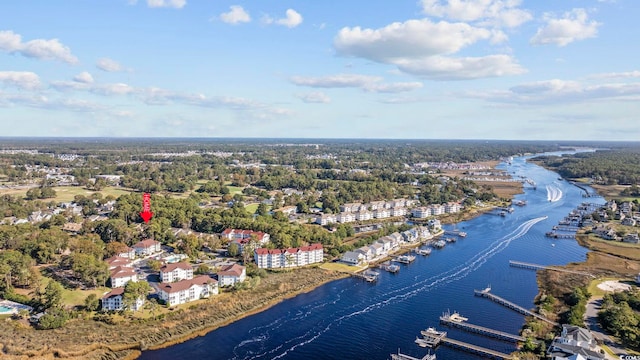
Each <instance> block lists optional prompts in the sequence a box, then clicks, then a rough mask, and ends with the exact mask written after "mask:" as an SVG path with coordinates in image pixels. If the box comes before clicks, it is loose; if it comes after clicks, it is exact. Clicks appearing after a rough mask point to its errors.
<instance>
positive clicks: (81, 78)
mask: <svg viewBox="0 0 640 360" xmlns="http://www.w3.org/2000/svg"><path fill="white" fill-rule="evenodd" d="M73 81H76V82H79V83H83V84H91V83H92V82H93V76H91V74H89V73H88V72H86V71H83V72H81V73H80V74H78V75H76V76H74V77H73Z"/></svg>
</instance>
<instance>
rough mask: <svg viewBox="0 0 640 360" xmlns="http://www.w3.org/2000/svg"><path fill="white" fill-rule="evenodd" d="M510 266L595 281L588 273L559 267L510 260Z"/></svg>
mask: <svg viewBox="0 0 640 360" xmlns="http://www.w3.org/2000/svg"><path fill="white" fill-rule="evenodd" d="M509 266H513V267H519V268H523V269H530V270H554V271H560V272H565V273H569V274H576V275H584V276H589V277H592V278H594V279H595V276H594V275H592V274H589V273H586V272H582V271H573V270H568V269H562V268H557V267H554V266H547V265H539V264H532V263H528V262H523V261H515V260H509Z"/></svg>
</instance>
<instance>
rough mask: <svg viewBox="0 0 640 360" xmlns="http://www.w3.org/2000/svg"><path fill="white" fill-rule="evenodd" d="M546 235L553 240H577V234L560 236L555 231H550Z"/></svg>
mask: <svg viewBox="0 0 640 360" xmlns="http://www.w3.org/2000/svg"><path fill="white" fill-rule="evenodd" d="M544 235H545V236H546V237H550V238H553V239H575V238H576V234H558V233H557V232H555V231H549V232H547V233H546V234H544Z"/></svg>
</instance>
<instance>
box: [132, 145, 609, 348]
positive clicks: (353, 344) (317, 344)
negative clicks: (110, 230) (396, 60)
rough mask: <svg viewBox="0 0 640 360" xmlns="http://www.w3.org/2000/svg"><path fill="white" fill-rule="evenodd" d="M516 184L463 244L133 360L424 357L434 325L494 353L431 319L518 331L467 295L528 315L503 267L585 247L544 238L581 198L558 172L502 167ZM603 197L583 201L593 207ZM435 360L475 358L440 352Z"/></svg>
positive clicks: (524, 283) (523, 276) (530, 286)
mask: <svg viewBox="0 0 640 360" xmlns="http://www.w3.org/2000/svg"><path fill="white" fill-rule="evenodd" d="M500 166H501V167H502V168H503V169H506V170H508V171H509V172H510V173H513V176H514V177H519V176H525V177H527V178H529V179H532V180H533V181H535V183H536V184H537V190H534V189H532V188H526V189H525V192H524V194H521V195H517V196H516V198H515V199H516V200H526V201H527V205H525V206H521V207H515V211H514V212H513V213H511V214H508V215H507V216H505V217H502V216H497V215H490V214H485V215H482V216H479V217H477V218H474V219H472V220H469V221H466V222H462V223H459V224H457V228H458V229H459V230H462V231H465V232H466V233H467V237H466V238H463V239H460V240H458V241H457V242H455V243H450V244H447V246H446V247H444V248H443V249H441V250H434V251H433V252H432V253H431V255H429V256H426V257H425V256H420V255H418V256H417V258H416V261H414V262H413V263H412V264H409V265H402V266H401V269H400V272H399V273H397V274H390V273H386V272H382V273H381V274H380V277H379V279H378V281H377V283H375V284H369V283H365V282H362V281H361V280H357V279H354V278H348V279H342V280H338V281H334V282H331V283H328V284H326V285H324V286H321V287H319V288H317V289H315V290H314V291H312V292H310V293H306V294H301V295H298V296H296V297H295V298H292V299H288V300H285V301H283V302H282V303H280V304H278V305H276V306H274V307H272V308H270V309H268V310H265V311H263V312H261V313H258V314H256V315H253V316H250V317H247V318H244V319H242V320H239V321H237V322H235V323H232V324H230V325H228V326H225V327H222V328H220V329H218V330H215V331H213V332H211V333H209V334H207V335H205V336H202V337H198V338H195V339H192V340H189V341H187V342H185V343H182V344H178V345H174V346H171V347H168V348H166V349H161V350H155V351H145V352H143V353H142V356H141V357H140V359H238V360H240V359H243V360H249V359H389V358H390V356H389V355H390V354H391V353H395V352H397V351H398V349H400V350H401V351H402V352H403V353H405V354H409V355H412V356H415V357H422V356H424V355H425V354H426V350H425V349H423V348H420V347H418V346H417V345H416V344H415V343H414V340H415V339H416V337H417V336H419V335H420V331H421V330H424V329H426V328H427V327H430V326H433V327H436V328H438V329H444V330H446V331H448V336H449V337H450V338H453V339H457V340H461V341H466V342H469V343H472V344H476V345H479V346H483V347H488V348H491V349H494V350H497V351H500V352H504V353H509V352H512V351H514V350H515V346H514V344H512V343H509V342H504V341H500V340H493V339H489V338H486V337H482V336H479V335H474V334H470V333H466V332H464V331H461V330H458V329H453V328H444V327H443V325H440V324H439V323H438V318H439V316H440V315H441V314H442V313H443V312H445V311H447V310H451V311H458V312H460V313H461V314H462V315H463V316H465V317H467V318H469V322H470V323H473V324H476V325H481V326H485V327H489V328H493V329H498V330H502V331H505V332H509V333H512V334H517V333H518V331H519V330H520V328H521V327H522V325H523V324H524V316H523V315H520V314H518V313H516V312H514V311H512V310H509V309H507V308H504V307H502V306H501V305H498V304H495V303H493V302H491V301H489V300H487V299H484V298H479V297H475V296H474V294H473V290H474V289H482V288H484V287H486V286H487V285H488V284H490V285H491V288H492V293H494V294H496V295H499V296H501V297H503V298H506V299H507V300H510V301H512V302H514V303H516V304H518V305H520V306H523V307H525V308H533V307H534V304H533V300H534V297H535V296H536V294H537V292H538V288H537V284H536V274H535V272H534V271H531V270H525V269H520V268H513V267H510V266H509V260H519V261H526V262H532V263H537V264H544V265H552V264H553V265H556V264H558V265H560V264H567V263H569V262H575V261H584V260H585V258H586V253H587V250H586V249H585V248H583V247H581V246H579V245H578V244H577V243H576V241H575V240H552V239H549V238H546V237H545V236H544V234H545V232H547V231H550V230H551V228H552V226H554V225H556V224H557V223H558V221H559V220H561V219H562V218H563V217H565V216H566V215H567V214H568V213H569V212H570V211H571V210H573V209H575V208H576V207H577V206H578V205H579V204H580V203H581V202H583V201H584V200H585V199H584V198H583V197H582V193H583V192H582V190H580V189H579V188H577V187H576V186H574V185H571V184H570V183H568V182H567V181H563V180H559V179H558V174H556V173H554V172H551V171H548V170H546V169H544V168H542V167H539V166H537V165H534V164H531V163H528V162H526V157H517V158H514V160H513V162H512V164H511V165H506V164H501V165H500ZM597 200H599V202H602V201H603V200H602V199H596V200H594V199H591V200H590V201H592V202H594V201H597ZM436 354H437V357H438V359H439V360H446V359H480V358H481V357H479V356H476V355H472V354H469V353H465V352H463V351H460V350H455V349H451V348H448V347H446V346H441V347H439V348H438V349H437V350H436Z"/></svg>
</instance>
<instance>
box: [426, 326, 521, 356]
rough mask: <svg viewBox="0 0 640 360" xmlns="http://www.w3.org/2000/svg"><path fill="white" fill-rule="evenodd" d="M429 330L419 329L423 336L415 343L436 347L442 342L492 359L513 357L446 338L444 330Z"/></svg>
mask: <svg viewBox="0 0 640 360" xmlns="http://www.w3.org/2000/svg"><path fill="white" fill-rule="evenodd" d="M429 330H433V329H432V328H429ZM429 330H426V331H424V330H423V331H421V334H422V336H423V338H422V339H420V338H418V339H416V343H417V344H418V345H419V346H422V347H426V346H429V345H427V344H431V345H430V346H429V347H436V346H438V345H439V344H443V345H447V346H450V347H452V348H454V349H460V350H464V351H467V352H470V353H473V354H478V355H480V356H483V357H488V358H492V359H513V357H512V356H511V355H509V354H505V353H501V352H499V351H496V350H493V349H487V348H484V347H482V346H477V345H473V344H469V343H466V342H464V341H459V340H455V339H451V338H448V337H447V333H446V331H429Z"/></svg>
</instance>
